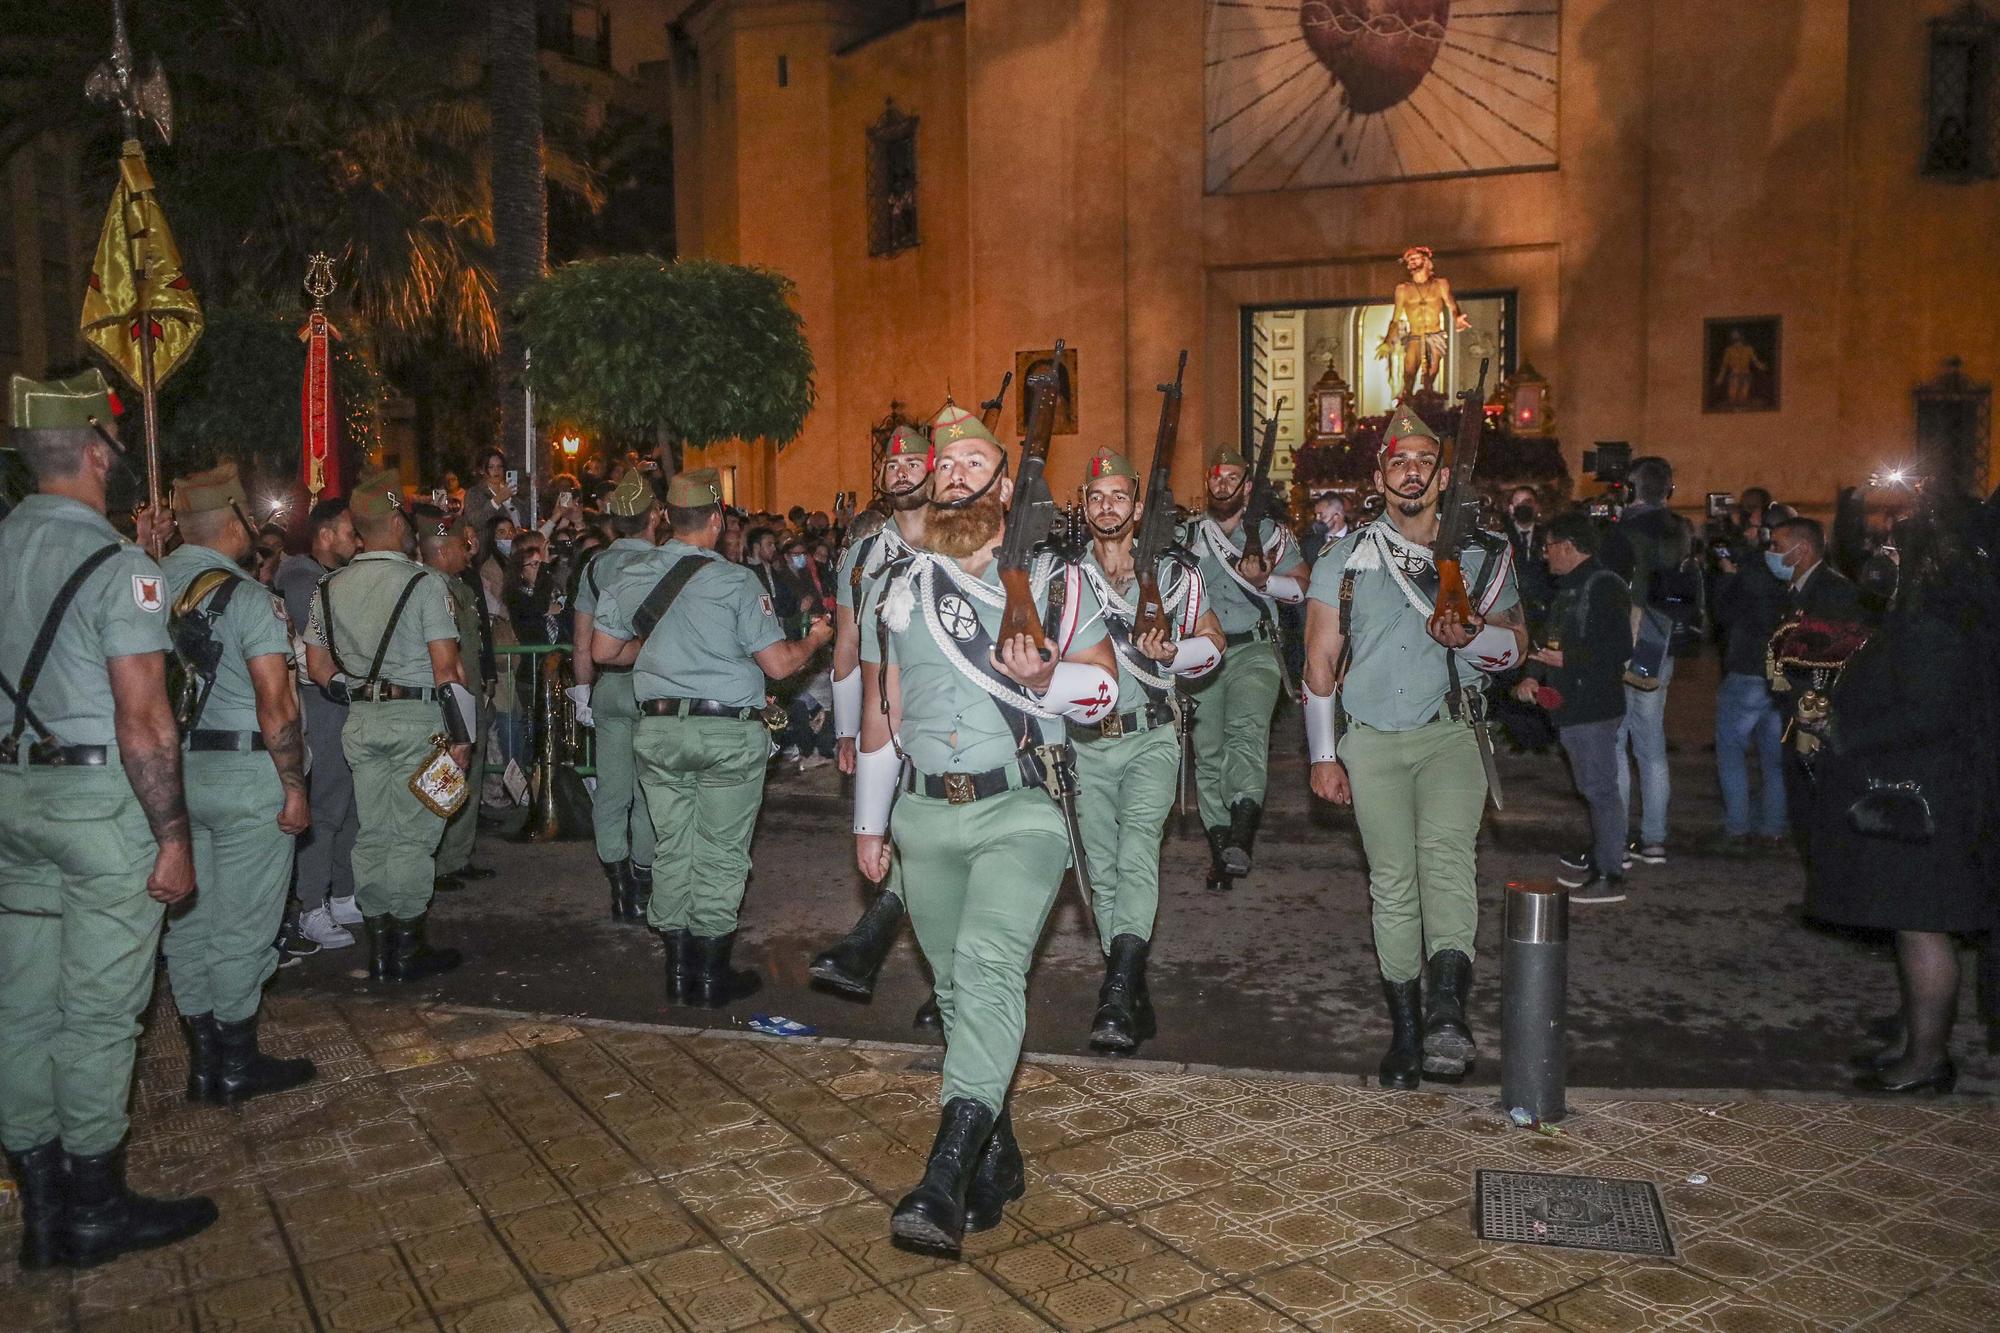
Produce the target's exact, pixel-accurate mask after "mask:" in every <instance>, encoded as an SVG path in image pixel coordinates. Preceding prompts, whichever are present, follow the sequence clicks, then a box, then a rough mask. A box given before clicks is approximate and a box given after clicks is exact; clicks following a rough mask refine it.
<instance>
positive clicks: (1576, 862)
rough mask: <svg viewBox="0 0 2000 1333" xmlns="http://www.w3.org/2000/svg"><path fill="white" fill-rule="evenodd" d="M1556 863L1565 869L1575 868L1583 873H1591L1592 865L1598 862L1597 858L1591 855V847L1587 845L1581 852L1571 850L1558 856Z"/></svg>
mask: <svg viewBox="0 0 2000 1333" xmlns="http://www.w3.org/2000/svg"><path fill="white" fill-rule="evenodd" d="M1556 864H1557V865H1559V866H1561V867H1562V868H1563V869H1564V870H1574V871H1577V872H1579V873H1581V874H1589V873H1590V868H1591V866H1593V865H1595V864H1596V858H1595V857H1593V856H1592V855H1591V851H1590V848H1588V847H1586V848H1584V849H1583V850H1582V851H1580V852H1569V853H1567V854H1565V855H1563V856H1561V857H1558V858H1557V860H1556Z"/></svg>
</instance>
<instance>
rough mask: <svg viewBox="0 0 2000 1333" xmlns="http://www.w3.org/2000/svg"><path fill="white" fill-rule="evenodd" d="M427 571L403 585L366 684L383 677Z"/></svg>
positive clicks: (411, 576) (416, 575)
mask: <svg viewBox="0 0 2000 1333" xmlns="http://www.w3.org/2000/svg"><path fill="white" fill-rule="evenodd" d="M399 512H400V511H399ZM427 572H429V571H427V570H418V571H417V572H416V573H414V574H412V575H410V581H409V582H408V583H405V584H404V585H403V593H402V596H400V597H398V598H397V599H396V605H395V608H394V609H393V610H391V611H390V612H389V623H388V624H387V625H385V626H383V628H382V642H380V643H378V644H376V645H375V660H374V661H372V662H370V663H369V664H368V680H367V682H366V684H368V685H373V684H374V683H375V682H376V681H377V680H379V679H380V678H381V675H382V663H383V661H384V660H385V659H386V658H387V657H388V656H389V640H391V639H393V638H395V637H396V622H398V621H400V620H401V619H402V618H403V608H404V607H406V606H408V605H409V604H410V597H411V596H412V595H413V594H414V593H415V592H416V590H417V585H418V584H419V583H422V582H423V581H424V575H425V574H426V573H427ZM326 637H327V638H329V639H331V638H332V637H333V635H332V634H331V633H329V634H328V635H327V636H326Z"/></svg>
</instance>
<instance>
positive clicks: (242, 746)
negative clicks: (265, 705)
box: [181, 731, 271, 754]
mask: <svg viewBox="0 0 2000 1333" xmlns="http://www.w3.org/2000/svg"><path fill="white" fill-rule="evenodd" d="M181 748H182V749H184V750H189V751H194V750H203V751H208V750H220V751H224V752H226V753H231V754H254V753H255V752H257V751H259V750H268V749H270V748H271V747H270V746H269V745H267V744H265V742H264V733H263V732H261V731H190V732H189V733H188V734H187V740H186V741H185V742H184V743H183V744H182V746H181Z"/></svg>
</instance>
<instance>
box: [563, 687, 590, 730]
mask: <svg viewBox="0 0 2000 1333" xmlns="http://www.w3.org/2000/svg"><path fill="white" fill-rule="evenodd" d="M563 693H564V694H567V695H568V696H569V701H570V703H572V704H574V705H575V712H576V724H577V725H578V726H580V727H594V726H596V725H597V719H596V718H595V717H593V716H591V712H590V686H588V685H572V686H570V687H569V688H568V689H566V690H564V691H563Z"/></svg>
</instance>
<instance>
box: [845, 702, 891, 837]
mask: <svg viewBox="0 0 2000 1333" xmlns="http://www.w3.org/2000/svg"><path fill="white" fill-rule="evenodd" d="M855 676H856V678H857V679H859V677H860V673H859V672H856V673H855ZM902 772H903V761H902V759H901V758H900V757H899V756H898V755H897V754H896V747H895V746H894V745H884V746H883V747H882V748H881V749H879V750H861V751H859V752H858V753H857V754H856V755H855V756H854V831H855V832H856V833H865V834H874V835H877V836H880V835H884V834H887V833H888V832H889V807H890V806H892V805H894V804H895V803H896V779H897V778H898V777H900V776H901V775H902Z"/></svg>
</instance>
